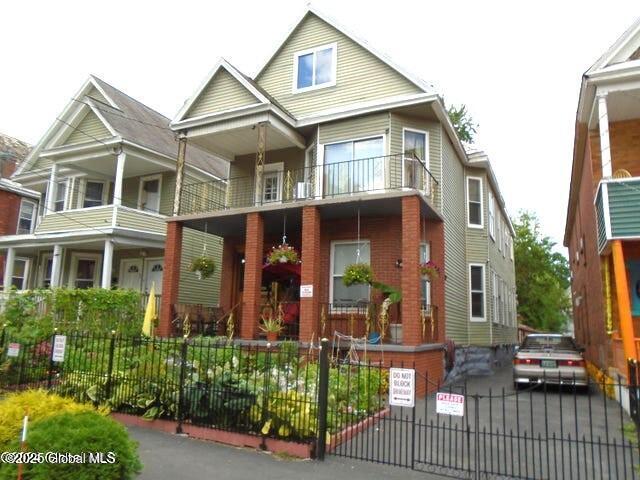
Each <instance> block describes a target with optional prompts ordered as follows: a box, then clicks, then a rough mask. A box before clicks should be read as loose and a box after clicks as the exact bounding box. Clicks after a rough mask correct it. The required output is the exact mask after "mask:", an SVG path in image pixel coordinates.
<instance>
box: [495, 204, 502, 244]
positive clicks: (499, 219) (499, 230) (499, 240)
mask: <svg viewBox="0 0 640 480" xmlns="http://www.w3.org/2000/svg"><path fill="white" fill-rule="evenodd" d="M496 225H497V232H496V236H497V239H496V243H497V244H498V251H499V252H501V251H502V217H501V216H500V213H498V215H497V216H496Z"/></svg>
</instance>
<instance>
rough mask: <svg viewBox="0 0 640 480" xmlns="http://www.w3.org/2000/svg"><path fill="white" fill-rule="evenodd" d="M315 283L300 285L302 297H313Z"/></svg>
mask: <svg viewBox="0 0 640 480" xmlns="http://www.w3.org/2000/svg"><path fill="white" fill-rule="evenodd" d="M312 297H313V285H300V298H312Z"/></svg>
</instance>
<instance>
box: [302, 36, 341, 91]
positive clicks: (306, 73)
mask: <svg viewBox="0 0 640 480" xmlns="http://www.w3.org/2000/svg"><path fill="white" fill-rule="evenodd" d="M337 50H338V46H337V45H336V44H335V43H333V44H330V45H323V46H320V47H316V48H312V49H309V50H303V51H301V52H296V53H294V55H293V93H298V92H305V91H307V90H313V89H316V88H324V87H331V86H333V85H335V84H336V63H337Z"/></svg>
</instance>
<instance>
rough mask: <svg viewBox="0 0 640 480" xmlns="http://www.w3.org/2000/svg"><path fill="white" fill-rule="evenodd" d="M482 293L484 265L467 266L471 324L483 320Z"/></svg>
mask: <svg viewBox="0 0 640 480" xmlns="http://www.w3.org/2000/svg"><path fill="white" fill-rule="evenodd" d="M484 292H485V281H484V264H480V263H477V264H476V263H472V264H470V265H469V299H470V309H469V310H470V313H471V321H472V322H483V321H484V320H485V311H484V310H485V306H484V303H485V299H484V295H485V293H484Z"/></svg>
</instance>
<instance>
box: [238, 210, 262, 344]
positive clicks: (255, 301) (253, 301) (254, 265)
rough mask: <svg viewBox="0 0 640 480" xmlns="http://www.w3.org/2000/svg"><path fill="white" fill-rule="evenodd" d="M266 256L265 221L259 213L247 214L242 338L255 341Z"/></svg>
mask: <svg viewBox="0 0 640 480" xmlns="http://www.w3.org/2000/svg"><path fill="white" fill-rule="evenodd" d="M263 254H264V220H263V218H262V215H261V214H260V213H258V212H252V213H248V214H247V228H246V236H245V248H244V260H245V262H244V290H243V293H242V322H241V323H240V338H246V339H253V338H255V337H256V333H257V332H258V318H259V314H260V287H261V286H262V261H263Z"/></svg>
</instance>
